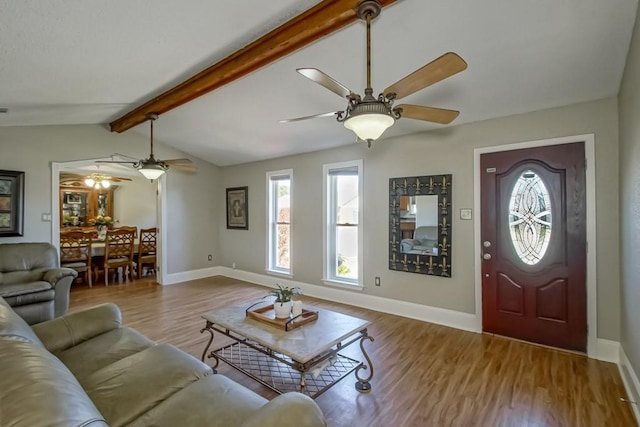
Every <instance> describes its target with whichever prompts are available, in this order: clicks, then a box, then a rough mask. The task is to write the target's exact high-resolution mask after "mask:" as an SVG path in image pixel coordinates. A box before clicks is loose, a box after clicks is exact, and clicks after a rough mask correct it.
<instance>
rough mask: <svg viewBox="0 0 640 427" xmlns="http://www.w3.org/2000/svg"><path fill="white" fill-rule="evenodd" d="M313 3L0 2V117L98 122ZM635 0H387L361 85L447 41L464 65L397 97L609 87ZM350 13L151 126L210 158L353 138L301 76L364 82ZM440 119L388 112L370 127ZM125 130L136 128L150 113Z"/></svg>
mask: <svg viewBox="0 0 640 427" xmlns="http://www.w3.org/2000/svg"><path fill="white" fill-rule="evenodd" d="M316 3H318V1H317V0H298V1H295V0H278V1H264V0H245V1H224V2H221V1H217V2H213V1H209V0H182V1H179V2H177V1H170V0H156V1H151V0H111V1H108V2H105V1H102V0H100V1H99V0H48V1H41V0H20V1H16V0H0V76H2V77H1V78H0V107H6V108H9V109H10V111H9V113H8V114H4V115H0V126H27V125H46V124H88V123H108V122H110V121H112V120H113V119H115V118H118V117H119V116H120V115H122V114H124V113H126V112H128V111H129V110H131V109H132V108H133V107H136V106H138V105H140V104H141V103H142V102H144V101H146V100H148V99H150V98H151V97H153V96H154V95H157V94H159V93H162V92H163V91H164V90H166V89H168V88H170V87H172V86H174V85H176V84H177V83H179V82H181V81H183V80H185V79H186V78H188V77H190V76H192V75H193V74H195V73H196V72H198V71H200V70H202V69H204V68H206V67H207V66H209V65H211V64H213V63H215V62H217V61H219V60H220V59H222V58H224V57H226V56H227V55H229V54H231V53H233V52H234V51H236V50H238V49H239V48H241V47H243V46H245V45H246V44H248V43H249V42H251V41H253V40H255V39H256V38H258V37H260V36H261V35H263V34H265V33H266V32H268V31H270V30H271V29H273V28H275V27H276V26H278V25H280V24H282V23H284V22H286V21H287V20H289V19H290V18H292V17H293V16H296V15H297V14H299V13H300V12H302V11H304V10H306V9H308V8H309V7H311V6H312V5H314V4H316ZM636 7H637V0H607V1H603V0H561V1H558V0H536V1H525V0H516V1H513V0H483V1H477V0H431V1H425V0H399V1H398V2H397V3H395V4H393V5H391V6H389V7H387V8H385V9H384V10H383V11H382V13H381V15H380V16H379V17H378V18H377V19H376V20H375V21H374V23H373V26H372V31H373V34H372V43H373V51H372V55H373V60H372V67H373V71H372V73H373V88H374V92H375V94H376V95H377V93H379V92H381V91H382V90H383V89H384V88H385V87H387V86H389V85H390V84H392V83H394V82H395V81H397V80H399V79H400V78H402V77H404V76H405V75H407V74H409V73H410V72H412V71H414V70H416V69H417V68H419V67H421V66H422V65H424V64H426V63H428V62H430V61H431V60H433V59H435V58H436V57H438V56H440V55H441V54H443V53H444V52H448V51H453V52H456V53H458V54H459V55H460V56H462V57H463V58H464V59H465V60H466V62H467V63H468V64H469V68H468V69H467V70H466V71H464V72H462V73H460V74H458V75H455V76H453V77H451V78H449V79H447V80H445V81H443V82H441V83H438V84H436V85H434V86H431V87H429V88H427V89H424V90H422V91H420V92H418V93H416V94H414V95H411V96H409V97H407V98H405V99H403V100H402V103H411V104H419V105H428V106H433V107H442V108H452V109H457V110H460V111H461V114H460V116H459V117H458V119H456V121H455V122H453V125H455V124H461V123H468V122H473V121H478V120H485V119H490V118H495V117H500V116H505V115H511V114H517V113H524V112H528V111H534V110H540V109H545V108H550V107H555V106H561V105H567V104H572V103H576V102H582V101H589V100H595V99H600V98H604V97H608V96H612V95H615V94H617V93H618V89H619V86H620V80H621V77H622V72H623V69H624V64H625V60H626V56H627V51H628V47H629V41H630V38H631V32H632V30H633V24H634V20H635V16H636ZM364 40H365V28H364V25H363V24H362V23H360V22H358V23H356V24H354V25H351V26H349V27H347V28H345V29H343V30H341V31H338V32H337V33H335V34H333V35H331V36H329V37H327V38H325V39H322V40H320V41H318V42H316V43H314V44H313V45H311V46H309V47H307V48H305V49H303V50H301V51H299V52H297V53H294V54H292V55H289V56H288V57H285V58H284V59H282V60H280V61H277V62H275V63H273V64H271V65H269V66H267V67H265V68H263V69H261V70H259V71H257V72H255V73H253V74H251V75H249V76H247V77H245V78H242V79H240V80H238V81H236V82H233V83H231V84H229V85H227V86H225V87H223V88H221V89H219V90H217V91H214V92H212V93H210V94H208V95H205V96H203V97H201V98H198V99H196V100H194V101H192V102H190V103H188V104H186V105H184V106H182V107H179V108H177V109H175V110H173V111H170V112H168V113H166V114H164V115H163V116H162V117H160V120H158V122H157V123H156V129H155V130H156V132H155V137H156V140H157V141H161V142H164V143H166V144H168V145H171V146H174V147H176V148H178V149H180V150H183V151H185V152H187V153H189V154H191V155H193V156H197V157H200V158H202V159H205V160H207V161H209V162H211V163H214V164H216V165H220V166H224V165H230V164H237V163H244V162H249V161H254V160H261V159H266V158H273V157H280V156H284V155H288V154H294V153H301V152H307V151H315V150H320V149H325V148H329V147H335V146H340V145H346V144H352V143H354V141H355V136H354V135H353V134H352V133H351V132H350V131H348V130H347V129H345V128H344V127H343V126H342V125H341V124H339V123H337V122H335V119H333V118H322V119H315V120H308V121H304V122H295V123H288V124H280V123H278V120H280V119H286V118H292V117H299V116H306V115H311V114H317V113H325V112H330V111H337V110H342V109H344V108H345V106H346V101H345V100H343V99H340V98H339V97H338V96H336V95H335V94H333V93H331V92H329V91H327V90H326V89H324V88H322V87H321V86H319V85H317V84H314V83H313V82H311V81H310V80H308V79H306V78H304V77H302V76H300V75H298V74H297V73H296V72H295V69H296V68H300V67H316V68H320V69H321V70H323V71H325V72H326V73H327V74H329V75H330V76H332V77H333V78H335V79H336V80H338V81H339V82H341V83H343V84H344V85H346V86H347V87H349V88H350V89H351V90H353V91H354V92H357V93H360V94H362V93H363V89H364V86H365V83H364V80H365V43H364ZM438 127H441V126H440V125H433V124H429V123H426V122H421V121H415V120H411V119H401V120H400V121H399V122H397V123H396V124H395V125H394V126H393V127H392V128H391V129H389V130H388V131H387V132H386V133H385V134H384V136H383V138H382V139H384V138H388V137H391V136H398V135H403V134H409V133H415V132H421V131H426V130H429V129H434V128H438ZM129 132H141V133H143V134H145V135H148V125H146V124H143V125H139V126H137V127H136V128H134V129H132V130H130V131H129Z"/></svg>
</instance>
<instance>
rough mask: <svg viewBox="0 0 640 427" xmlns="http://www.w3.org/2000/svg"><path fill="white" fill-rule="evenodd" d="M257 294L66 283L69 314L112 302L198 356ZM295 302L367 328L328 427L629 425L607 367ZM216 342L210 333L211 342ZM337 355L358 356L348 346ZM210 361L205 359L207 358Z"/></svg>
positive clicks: (189, 286)
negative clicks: (362, 381) (226, 310)
mask: <svg viewBox="0 0 640 427" xmlns="http://www.w3.org/2000/svg"><path fill="white" fill-rule="evenodd" d="M266 294H267V289H266V288H264V287H262V286H258V285H253V284H250V283H246V282H242V281H238V280H235V279H230V278H227V277H222V276H217V277H211V278H207V279H201V280H195V281H191V282H187V283H183V284H178V285H172V286H164V287H163V286H158V285H156V284H155V283H154V282H153V279H143V280H138V281H134V282H127V283H123V284H113V285H110V286H109V287H108V288H105V287H104V286H99V285H98V286H94V287H93V288H91V289H90V288H88V287H83V286H76V285H74V286H73V288H72V291H71V310H72V311H73V310H77V309H80V308H84V307H90V306H93V305H96V304H99V303H102V302H114V303H116V304H117V305H118V306H119V307H120V309H121V310H122V313H123V318H124V323H125V325H127V326H131V327H133V328H136V329H138V330H139V331H140V332H141V333H143V334H145V335H147V336H148V337H149V338H150V339H152V340H155V341H158V342H167V343H171V344H173V345H175V346H177V347H178V348H180V349H182V350H184V351H186V352H188V353H190V354H192V355H193V356H195V357H197V358H200V356H201V354H202V351H203V349H204V346H205V344H206V342H207V338H208V334H200V329H201V328H202V327H203V326H204V323H205V322H204V320H203V319H202V318H201V316H202V314H204V313H205V312H207V311H210V310H213V309H215V308H219V307H224V306H228V305H239V304H246V303H248V302H255V301H258V300H260V299H261V298H262V297H263V296H264V295H266ZM302 300H303V301H304V303H305V305H314V306H318V307H321V308H326V309H329V310H334V311H338V312H341V313H345V314H349V315H353V316H357V317H361V318H363V319H367V320H369V321H371V322H372V323H373V324H372V325H371V327H370V329H369V333H370V334H371V335H372V336H373V337H374V338H375V341H374V342H372V343H371V342H367V343H365V348H367V351H368V353H369V355H370V357H371V359H372V361H373V367H374V376H373V379H372V381H371V383H372V386H373V389H372V391H371V392H369V393H365V394H362V393H359V392H357V391H356V390H355V388H354V383H355V378H354V374H353V373H352V374H350V375H349V376H348V377H347V378H345V379H343V380H342V381H340V382H339V383H337V384H336V385H335V386H333V387H332V388H331V389H329V390H328V391H327V392H325V393H324V394H322V395H321V396H319V397H318V398H317V399H316V401H317V403H318V405H319V406H320V407H321V408H322V410H323V412H324V414H325V416H326V418H327V420H328V422H329V425H330V426H332V427H341V426H348V427H358V426H365V425H366V426H381V427H382V426H384V427H387V426H394V427H395V426H399V427H405V426H409V427H413V426H416V427H417V426H464V427H467V426H492V427H493V426H509V427H513V426H518V427H519V426H532V427H533V426H535V427H548V426H580V427H582V426H594V427H595V426H598V427H599V426H615V427H622V426H636V425H637V424H636V421H635V418H634V415H633V412H632V410H631V408H630V406H629V405H630V404H629V403H626V402H622V401H621V400H620V397H625V398H626V394H625V390H624V386H623V385H622V379H621V378H620V375H619V373H618V369H617V367H616V365H614V364H612V363H606V362H601V361H597V360H593V359H588V358H587V357H585V356H582V355H579V354H574V353H569V352H565V351H560V350H554V349H550V348H545V347H540V346H535V345H531V344H527V343H523V342H519V341H515V340H510V339H506V338H503V337H497V336H492V335H486V334H476V333H472V332H465V331H460V330H456V329H452V328H448V327H445V326H439V325H434V324H430V323H425V322H421V321H418V320H413V319H408V318H403V317H399V316H394V315H390V314H385V313H380V312H375V311H371V310H366V309H362V308H357V307H352V306H348V305H345V304H339V303H333V302H329V301H323V300H320V299H316V298H312V297H308V296H302ZM221 342H224V341H222V340H220V337H219V336H218V335H216V337H215V340H214V344H219V343H221ZM346 353H347V354H348V355H350V356H354V357H355V358H357V359H360V358H361V355H360V349H359V347H358V346H357V345H353V346H351V347H349V348H347V349H346ZM209 362H210V361H209ZM218 370H219V372H220V373H221V374H223V375H227V376H229V377H230V378H232V379H233V380H235V381H238V382H240V383H241V384H243V385H245V386H247V387H249V388H250V389H252V390H254V391H256V392H257V393H259V394H261V395H263V396H264V397H266V398H268V399H271V398H273V397H275V394H274V393H273V392H272V391H270V390H268V389H267V388H265V387H263V386H262V385H260V384H258V383H257V382H255V381H253V380H251V379H249V378H247V377H245V376H244V375H243V374H241V373H239V372H237V371H235V370H234V369H232V368H230V367H229V366H227V365H226V364H224V363H223V362H221V363H220V365H219V367H218Z"/></svg>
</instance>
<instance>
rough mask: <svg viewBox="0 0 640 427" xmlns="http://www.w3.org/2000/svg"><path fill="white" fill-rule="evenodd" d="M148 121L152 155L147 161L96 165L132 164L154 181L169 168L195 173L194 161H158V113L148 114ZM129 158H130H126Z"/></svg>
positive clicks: (101, 161)
mask: <svg viewBox="0 0 640 427" xmlns="http://www.w3.org/2000/svg"><path fill="white" fill-rule="evenodd" d="M147 119H149V123H150V132H149V133H150V139H149V145H150V153H149V157H148V158H146V159H140V160H134V161H116V160H98V161H96V163H125V164H131V165H132V166H133V167H134V168H136V169H137V170H138V172H140V173H141V174H142V175H144V177H145V178H147V179H149V180H151V181H153V180H154V179H157V178H159V177H160V176H161V175H162V174H163V173H165V172H166V171H167V170H168V169H169V166H171V167H172V168H175V169H178V170H182V171H185V172H195V171H196V168H195V166H193V165H192V163H193V162H192V161H191V160H190V159H170V160H160V159H156V157H155V156H154V155H153V122H154V121H156V120H157V119H158V115H157V114H156V113H147ZM125 157H129V156H125Z"/></svg>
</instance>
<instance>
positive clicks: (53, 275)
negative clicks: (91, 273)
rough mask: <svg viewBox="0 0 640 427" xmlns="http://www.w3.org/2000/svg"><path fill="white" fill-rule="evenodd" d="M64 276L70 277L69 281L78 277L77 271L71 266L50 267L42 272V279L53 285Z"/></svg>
mask: <svg viewBox="0 0 640 427" xmlns="http://www.w3.org/2000/svg"><path fill="white" fill-rule="evenodd" d="M65 277H71V281H73V279H75V278H76V277H78V272H77V271H75V270H74V269H72V268H52V269H51V270H47V271H46V272H45V273H44V277H43V278H42V280H44V281H45V282H49V283H51V285H53V287H55V286H56V285H57V284H58V282H60V281H61V280H62V279H64V278H65Z"/></svg>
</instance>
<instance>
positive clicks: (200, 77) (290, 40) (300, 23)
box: [109, 0, 397, 132]
mask: <svg viewBox="0 0 640 427" xmlns="http://www.w3.org/2000/svg"><path fill="white" fill-rule="evenodd" d="M379 1H380V4H381V5H382V6H383V7H385V6H388V5H390V4H392V3H395V2H396V1H397V0H379ZM359 3H360V0H324V1H322V2H320V3H318V4H317V5H316V6H314V7H312V8H311V9H309V10H307V11H305V12H303V13H301V14H300V15H298V16H296V17H295V18H293V19H291V20H289V21H287V22H286V23H284V24H283V25H281V26H280V27H278V28H276V29H275V30H273V31H271V32H270V33H268V34H266V35H264V36H262V37H260V38H259V39H258V40H256V41H254V42H253V43H251V44H249V45H248V46H245V47H243V48H242V49H240V50H238V51H237V52H235V53H233V54H231V55H230V56H228V57H226V58H224V59H223V60H221V61H220V62H218V63H216V64H214V65H212V66H210V67H209V68H207V69H205V70H203V71H201V72H199V73H198V74H196V75H194V76H193V77H191V78H189V79H187V80H185V81H184V82H182V83H180V84H179V85H177V86H176V87H174V88H172V89H169V90H167V91H166V92H164V93H162V94H161V95H158V96H156V97H155V98H153V99H151V100H149V101H147V102H146V103H144V104H143V105H141V106H139V107H137V108H135V109H134V110H132V111H130V112H128V113H126V114H125V115H123V116H122V117H120V118H118V119H116V120H114V121H113V122H111V123H110V124H109V126H110V128H111V131H112V132H124V131H126V130H128V129H131V128H132V127H134V126H136V125H138V124H140V123H143V122H145V121H146V120H147V117H146V114H147V113H157V114H163V113H166V112H167V111H170V110H172V109H174V108H176V107H179V106H180V105H183V104H185V103H187V102H189V101H191V100H194V99H196V98H198V97H200V96H202V95H205V94H207V93H209V92H211V91H213V90H215V89H218V88H220V87H222V86H224V85H226V84H228V83H231V82H233V81H234V80H237V79H239V78H241V77H243V76H245V75H247V74H249V73H251V72H253V71H256V70H258V69H260V68H262V67H264V66H266V65H268V64H270V63H272V62H274V61H276V60H278V59H280V58H282V57H284V56H286V55H289V54H291V53H293V52H295V51H297V50H299V49H302V48H303V47H305V46H307V45H309V44H311V43H313V42H315V41H316V40H318V39H320V38H322V37H325V36H328V35H329V34H332V33H334V32H336V31H338V30H339V29H341V28H343V27H345V26H347V25H349V24H351V23H353V22H355V21H357V20H358V17H357V16H356V11H355V8H356V6H357V5H358V4H359Z"/></svg>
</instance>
